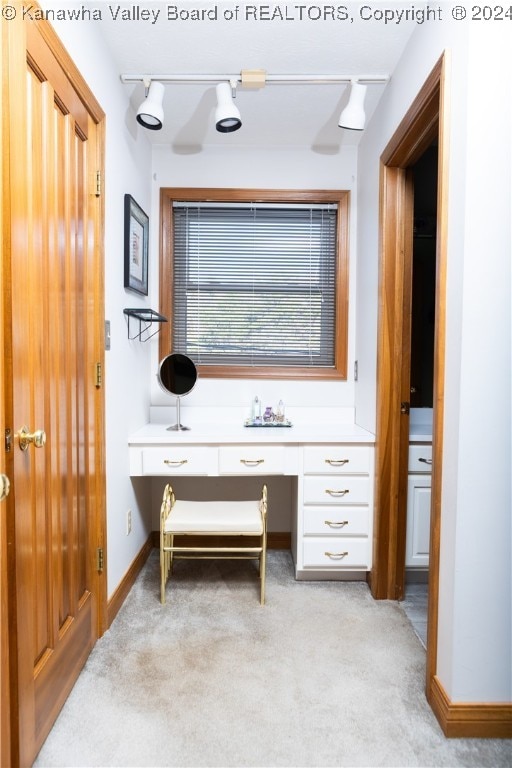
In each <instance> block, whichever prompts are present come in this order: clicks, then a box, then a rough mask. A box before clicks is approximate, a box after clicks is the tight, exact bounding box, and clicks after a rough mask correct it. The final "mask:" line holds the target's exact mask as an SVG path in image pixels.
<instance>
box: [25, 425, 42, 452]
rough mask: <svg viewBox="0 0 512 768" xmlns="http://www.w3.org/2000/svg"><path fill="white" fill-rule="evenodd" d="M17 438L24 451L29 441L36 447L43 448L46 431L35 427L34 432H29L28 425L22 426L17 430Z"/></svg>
mask: <svg viewBox="0 0 512 768" xmlns="http://www.w3.org/2000/svg"><path fill="white" fill-rule="evenodd" d="M18 439H19V442H20V448H21V450H22V451H26V450H27V448H28V447H29V445H30V444H31V443H33V444H34V446H35V447H36V448H43V446H44V445H45V443H46V432H45V431H44V429H36V430H35V432H29V431H28V427H22V428H21V429H20V430H19V432H18Z"/></svg>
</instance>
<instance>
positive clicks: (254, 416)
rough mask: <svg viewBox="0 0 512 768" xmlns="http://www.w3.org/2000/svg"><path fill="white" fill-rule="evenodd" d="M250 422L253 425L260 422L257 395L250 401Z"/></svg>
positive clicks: (259, 405) (259, 406)
mask: <svg viewBox="0 0 512 768" xmlns="http://www.w3.org/2000/svg"><path fill="white" fill-rule="evenodd" d="M252 421H253V423H254V424H259V423H260V422H261V402H260V400H259V397H258V395H256V397H255V398H254V400H253V401H252Z"/></svg>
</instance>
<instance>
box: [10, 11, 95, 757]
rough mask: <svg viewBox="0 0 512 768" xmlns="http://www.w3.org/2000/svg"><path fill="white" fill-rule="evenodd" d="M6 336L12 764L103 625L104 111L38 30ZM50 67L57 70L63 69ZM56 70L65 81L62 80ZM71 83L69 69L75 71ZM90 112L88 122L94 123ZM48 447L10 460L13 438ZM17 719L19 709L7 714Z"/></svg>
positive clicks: (26, 81) (13, 67)
mask: <svg viewBox="0 0 512 768" xmlns="http://www.w3.org/2000/svg"><path fill="white" fill-rule="evenodd" d="M9 36H10V42H9V93H10V94H13V95H14V94H16V97H15V98H12V99H10V101H9V132H8V143H9V169H8V176H9V178H8V195H9V224H10V226H9V235H10V239H9V256H10V259H9V270H10V289H11V294H10V302H9V306H8V308H7V312H8V316H9V329H10V334H6V337H5V340H6V347H9V349H10V357H11V358H12V359H11V363H10V366H9V370H8V376H9V379H10V397H9V398H8V408H7V418H8V421H9V423H10V424H11V425H12V429H13V433H14V434H15V440H14V443H13V448H12V452H11V454H10V455H11V459H10V465H11V472H12V478H13V489H12V500H11V504H10V508H11V509H12V520H11V523H10V530H11V531H12V539H13V555H12V566H13V567H12V569H11V574H10V583H9V592H10V596H11V605H10V616H11V622H12V627H13V631H12V632H11V637H10V640H11V646H10V656H11V661H12V667H11V668H12V669H13V670H15V675H13V680H12V683H11V693H12V701H13V702H16V708H14V707H13V712H12V715H13V724H14V727H13V729H12V734H13V738H12V742H13V754H12V758H13V761H14V762H19V763H20V764H21V765H28V764H31V763H32V761H33V759H34V757H35V755H36V754H37V751H38V750H39V748H40V747H41V745H42V743H43V741H44V739H45V738H46V735H47V734H48V731H49V730H50V728H51V726H52V724H53V722H54V720H55V718H56V716H57V714H58V712H59V710H60V708H61V706H62V704H63V702H64V701H65V698H66V697H67V695H68V693H69V691H70V690H71V687H72V685H73V684H74V682H75V680H76V677H77V676H78V673H79V671H80V669H81V667H82V666H83V664H84V663H85V660H86V658H87V656H88V654H89V652H90V650H91V648H92V646H93V644H94V642H95V640H96V638H97V636H98V634H100V633H101V630H102V626H103V617H104V615H105V609H106V587H105V584H104V581H105V579H104V577H103V575H102V574H100V573H98V571H97V567H96V558H95V553H96V549H97V547H99V546H101V547H104V546H105V540H104V529H105V520H104V515H105V510H104V507H105V500H104V460H103V454H104V451H103V442H104V434H103V432H104V429H103V423H104V419H103V409H104V405H103V391H102V389H101V388H100V387H97V386H96V381H95V370H96V365H97V364H100V365H102V364H103V350H102V344H101V333H100V330H101V327H102V323H103V279H102V244H101V237H102V233H103V228H102V218H103V202H102V200H101V198H100V197H99V196H97V195H96V184H95V178H96V173H97V172H98V171H101V169H102V168H101V164H102V154H103V128H102V126H101V125H100V121H101V120H102V117H103V115H102V113H101V112H100V111H98V109H97V105H96V102H94V100H93V99H91V101H92V103H93V109H92V110H88V109H86V106H85V104H84V102H83V100H82V97H83V93H84V92H86V88H85V87H84V84H83V81H81V80H80V78H79V88H78V90H77V88H75V87H73V82H72V79H73V78H72V77H71V78H70V76H69V73H70V69H69V68H68V67H63V66H62V55H63V49H62V48H61V46H60V45H59V44H58V42H57V38H56V37H55V36H54V34H52V31H51V27H49V25H46V24H44V23H42V22H31V21H25V22H24V23H23V24H16V23H15V22H13V23H12V25H11V26H10V30H9ZM59 57H60V60H59ZM64 72H66V74H64ZM71 74H72V75H73V72H71ZM91 112H92V114H91ZM23 426H26V427H28V429H29V431H33V430H35V429H39V428H40V429H44V430H45V432H46V438H47V440H46V445H45V446H44V447H41V448H35V447H34V446H33V445H31V446H29V448H28V449H27V450H26V451H22V450H20V446H19V440H18V439H17V437H16V435H17V433H18V431H19V430H20V429H21V427H23ZM14 710H16V711H14Z"/></svg>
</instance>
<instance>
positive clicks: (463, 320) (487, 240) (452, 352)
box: [356, 22, 512, 702]
mask: <svg viewBox="0 0 512 768" xmlns="http://www.w3.org/2000/svg"><path fill="white" fill-rule="evenodd" d="M507 44H508V43H507V40H506V31H505V30H503V29H502V28H500V27H499V25H497V24H495V25H490V26H487V27H485V28H484V27H482V26H481V25H480V26H478V27H477V26H474V27H471V26H470V25H469V24H460V23H459V24H449V23H448V22H446V23H444V24H443V25H430V26H429V25H424V26H423V27H420V28H418V30H416V31H415V33H414V35H413V37H412V38H411V40H410V43H409V45H408V46H407V48H406V50H405V52H404V55H403V57H402V59H401V61H400V63H399V66H398V67H397V69H396V71H395V72H394V74H393V78H392V80H391V82H390V83H389V85H388V88H387V89H386V92H385V94H384V97H383V99H382V100H381V102H380V105H379V107H378V109H377V111H376V113H375V114H374V116H373V119H372V122H371V125H370V126H369V127H368V130H366V131H365V136H364V138H363V141H362V143H361V146H360V155H359V163H358V189H359V194H358V201H357V206H358V274H359V277H358V302H357V318H356V324H357V337H356V346H357V355H358V357H359V361H360V381H359V385H358V388H357V390H356V410H357V414H358V421H359V423H361V424H362V426H364V427H366V428H368V429H370V430H374V428H375V389H376V386H375V385H376V382H375V372H376V339H377V297H378V289H377V276H378V191H379V157H380V154H381V152H382V151H383V149H384V147H385V146H386V144H387V142H388V141H389V139H390V138H391V136H392V134H393V132H394V131H395V130H396V128H397V126H398V124H399V123H400V120H401V119H402V117H403V116H404V114H405V112H406V111H407V108H408V107H409V105H410V104H411V102H412V101H413V99H414V97H415V95H416V93H417V92H418V91H419V89H420V88H421V86H422V84H423V82H424V81H425V79H426V77H427V75H428V73H429V72H430V71H431V69H432V68H433V66H434V64H435V63H436V61H437V60H438V58H439V56H440V55H441V54H442V52H443V50H444V49H445V48H448V49H449V51H450V56H451V61H452V75H451V79H450V89H451V99H450V101H451V109H450V113H451V114H450V116H449V118H448V119H449V120H450V126H451V146H450V158H449V241H448V271H447V291H448V297H447V307H446V380H445V403H444V412H445V425H444V435H443V450H444V455H443V473H442V476H443V485H442V526H441V563H440V595H439V636H438V640H439V643H438V660H437V673H438V677H439V678H440V681H441V683H442V685H443V686H444V688H445V690H446V692H447V693H448V695H449V696H450V698H451V699H452V700H453V701H477V702H478V701H480V702H490V701H496V702H498V701H509V700H510V699H511V698H512V670H511V658H512V654H511V647H512V645H511V604H512V599H511V527H510V513H511V488H510V467H511V465H512V457H511V445H510V423H511V420H510V399H511V379H510V353H511V341H510V328H511V326H510V304H511V301H510V298H511V296H510V293H511V280H510V212H511V193H510V139H511V133H510V93H511V90H510V72H511V66H510V53H509V47H508V48H507ZM496 118H498V119H496Z"/></svg>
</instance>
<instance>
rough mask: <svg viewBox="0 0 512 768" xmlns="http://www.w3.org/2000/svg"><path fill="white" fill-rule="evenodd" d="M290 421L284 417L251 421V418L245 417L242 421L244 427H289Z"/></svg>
mask: <svg viewBox="0 0 512 768" xmlns="http://www.w3.org/2000/svg"><path fill="white" fill-rule="evenodd" d="M291 426H292V422H291V421H288V419H284V421H251V419H246V421H244V427H266V428H267V429H268V427H291Z"/></svg>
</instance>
